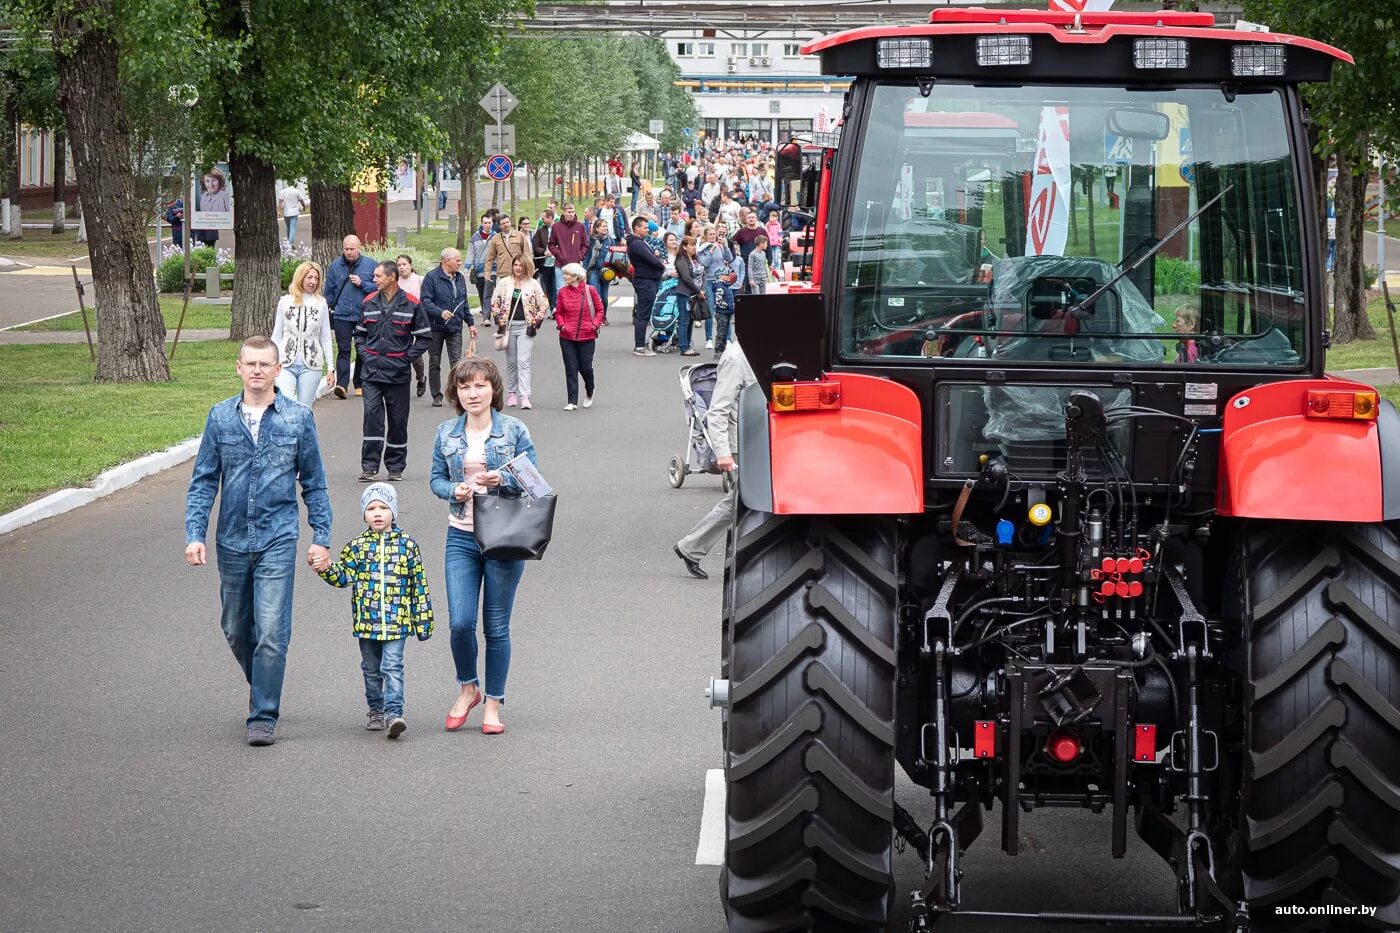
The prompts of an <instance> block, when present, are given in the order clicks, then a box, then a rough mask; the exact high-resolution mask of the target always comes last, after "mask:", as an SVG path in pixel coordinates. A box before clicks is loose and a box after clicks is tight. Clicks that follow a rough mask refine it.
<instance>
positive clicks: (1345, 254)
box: [1332, 141, 1376, 344]
mask: <svg viewBox="0 0 1400 933" xmlns="http://www.w3.org/2000/svg"><path fill="white" fill-rule="evenodd" d="M1363 142H1364V141H1363ZM1359 151H1361V152H1363V153H1364V152H1365V151H1366V147H1365V145H1361V146H1360V147H1359ZM1369 171H1370V162H1369V161H1368V160H1367V159H1366V158H1365V157H1364V156H1363V157H1362V158H1360V159H1352V158H1351V157H1350V156H1348V155H1346V154H1343V153H1339V154H1338V155H1337V268H1336V284H1335V289H1336V305H1335V307H1334V308H1333V324H1332V342H1333V343H1334V344H1343V343H1350V342H1351V341H1353V340H1374V339H1375V337H1376V329H1375V328H1374V327H1372V326H1371V319H1370V318H1369V317H1368V316H1367V315H1366V281H1365V267H1364V262H1363V257H1364V253H1363V252H1362V248H1363V246H1364V239H1365V227H1366V182H1367V180H1368V173H1369ZM1353 172H1356V174H1352V173H1353Z"/></svg>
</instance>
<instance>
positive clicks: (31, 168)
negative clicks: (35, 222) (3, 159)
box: [19, 125, 78, 211]
mask: <svg viewBox="0 0 1400 933" xmlns="http://www.w3.org/2000/svg"><path fill="white" fill-rule="evenodd" d="M53 144H54V139H53V134H52V133H50V132H49V131H48V130H39V129H35V128H34V127H32V126H24V125H21V126H20V128H19V197H20V206H21V207H22V208H23V209H24V210H26V211H32V210H47V209H48V208H50V207H53V172H54V167H55V164H56V163H55V160H54V151H53ZM64 167H65V169H66V172H65V174H64V177H65V179H66V182H65V190H64V197H65V200H67V202H68V203H69V204H72V203H73V202H74V201H75V200H76V199H77V197H78V180H77V175H76V174H75V173H74V171H73V154H72V152H71V151H68V152H67V158H66V160H65V165H64Z"/></svg>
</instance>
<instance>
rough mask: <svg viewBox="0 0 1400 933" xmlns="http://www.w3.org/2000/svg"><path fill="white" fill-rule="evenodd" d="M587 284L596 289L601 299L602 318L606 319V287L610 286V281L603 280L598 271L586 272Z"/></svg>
mask: <svg viewBox="0 0 1400 933" xmlns="http://www.w3.org/2000/svg"><path fill="white" fill-rule="evenodd" d="M588 284H589V285H592V286H593V287H594V288H596V289H597V290H598V297H599V298H601V299H602V300H603V320H605V321H606V320H607V319H608V289H609V288H611V287H612V283H611V282H605V281H603V274H602V273H601V272H598V271H596V270H595V271H593V272H590V273H588Z"/></svg>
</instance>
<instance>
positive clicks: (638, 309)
mask: <svg viewBox="0 0 1400 933" xmlns="http://www.w3.org/2000/svg"><path fill="white" fill-rule="evenodd" d="M659 287H661V280H660V279H644V278H640V277H638V278H635V279H633V280H632V288H633V289H634V290H635V291H636V293H637V298H636V304H634V305H633V306H632V337H633V343H632V345H633V346H634V347H636V348H637V349H638V350H641V349H643V348H644V347H646V345H647V325H648V324H650V323H651V309H652V307H653V306H654V305H655V304H656V290H657V289H658V288H659Z"/></svg>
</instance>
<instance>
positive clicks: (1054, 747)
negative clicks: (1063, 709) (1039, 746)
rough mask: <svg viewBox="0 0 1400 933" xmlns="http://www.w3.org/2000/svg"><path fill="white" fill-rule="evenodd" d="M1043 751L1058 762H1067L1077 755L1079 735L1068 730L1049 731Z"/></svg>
mask: <svg viewBox="0 0 1400 933" xmlns="http://www.w3.org/2000/svg"><path fill="white" fill-rule="evenodd" d="M1045 753H1046V754H1047V755H1049V756H1050V757H1051V758H1053V759H1055V760H1056V761H1058V762H1059V763H1060V764H1069V763H1070V762H1071V761H1073V760H1074V759H1076V758H1078V757H1079V736H1077V735H1075V734H1074V733H1073V732H1070V731H1069V730H1067V729H1066V730H1062V731H1057V732H1052V733H1050V738H1049V740H1048V741H1047V742H1046V743H1045Z"/></svg>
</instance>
